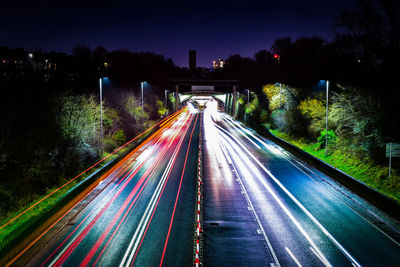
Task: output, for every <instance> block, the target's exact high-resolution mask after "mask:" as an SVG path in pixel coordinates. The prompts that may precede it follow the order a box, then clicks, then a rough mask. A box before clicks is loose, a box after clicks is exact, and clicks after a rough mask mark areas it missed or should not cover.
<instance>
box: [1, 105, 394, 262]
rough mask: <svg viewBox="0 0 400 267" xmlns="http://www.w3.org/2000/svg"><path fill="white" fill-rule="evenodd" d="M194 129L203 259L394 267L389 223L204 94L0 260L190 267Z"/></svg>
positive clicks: (194, 168) (360, 199) (205, 260)
mask: <svg viewBox="0 0 400 267" xmlns="http://www.w3.org/2000/svg"><path fill="white" fill-rule="evenodd" d="M201 121H202V122H203V124H202V126H200V122H201ZM201 129H202V136H203V140H202V143H203V163H202V164H203V165H202V166H203V172H202V173H203V196H202V199H203V218H202V222H203V230H204V232H203V233H202V255H201V259H202V264H203V266H400V257H399V255H400V244H399V240H400V231H399V229H400V227H399V224H398V222H395V221H393V220H392V219H391V218H389V217H387V216H386V215H385V214H384V213H382V212H380V211H379V210H378V209H376V208H375V207H374V206H373V205H371V204H370V203H367V202H366V201H365V200H363V199H362V198H360V197H358V196H357V195H355V194H353V193H352V192H351V191H349V190H347V189H346V188H344V187H342V186H341V185H339V184H337V183H336V182H335V181H334V180H333V179H331V178H330V177H327V176H326V175H324V174H323V173H321V172H319V171H318V170H316V169H315V168H313V167H312V166H310V165H308V164H307V163H305V162H303V161H301V160H300V159H297V158H295V157H294V156H293V155H291V154H290V153H289V152H287V151H285V150H284V149H282V148H281V147H279V146H278V145H276V144H275V143H273V142H271V141H270V140H268V139H265V138H263V137H261V136H259V135H257V134H256V133H255V132H254V131H252V130H251V129H249V128H246V127H245V126H244V125H242V124H241V123H239V122H237V121H235V120H233V119H232V118H231V117H230V116H229V115H227V114H225V113H222V112H219V111H218V110H217V102H216V101H209V102H208V103H207V107H206V109H205V110H204V112H200V111H199V110H197V109H195V108H193V106H191V105H190V104H189V105H188V106H187V107H185V108H184V109H182V110H180V111H179V112H177V113H175V114H174V115H171V116H170V117H168V118H167V119H166V120H165V121H163V122H162V124H160V127H159V129H158V130H157V131H156V132H155V133H154V134H152V135H151V136H150V137H149V138H148V139H146V140H145V141H144V142H143V143H142V144H140V145H139V146H138V147H137V148H135V149H134V150H133V151H132V152H131V153H129V154H128V155H127V156H126V157H124V158H123V159H122V160H121V161H119V162H118V163H117V164H116V165H115V166H113V168H111V169H110V170H109V171H107V172H106V173H105V174H103V175H102V176H101V177H99V179H98V181H97V183H96V184H95V185H94V186H93V188H89V189H88V191H85V192H84V195H83V196H82V197H81V199H80V201H79V202H77V203H73V205H71V207H68V210H66V211H65V212H63V213H62V215H61V217H60V218H59V219H57V220H56V221H55V222H54V224H52V225H51V226H50V227H49V228H48V229H45V231H43V233H42V234H41V235H40V236H39V238H37V239H35V240H34V241H33V242H32V243H31V244H30V245H29V246H28V247H27V248H26V249H24V250H23V251H22V252H21V253H20V254H18V255H17V256H16V257H15V258H14V259H12V261H11V262H10V264H9V265H10V266H162V265H163V266H192V265H193V252H194V251H193V245H194V243H193V242H194V230H195V210H196V206H197V205H196V204H197V201H196V196H197V195H196V193H197V191H196V190H197V185H196V181H197V176H196V173H197V163H198V155H199V144H200V141H201V140H199V136H200V135H199V134H200V130H201Z"/></svg>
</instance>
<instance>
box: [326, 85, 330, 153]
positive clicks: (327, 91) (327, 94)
mask: <svg viewBox="0 0 400 267" xmlns="http://www.w3.org/2000/svg"><path fill="white" fill-rule="evenodd" d="M328 97H329V81H326V132H325V157H327V156H328V100H329V98H328Z"/></svg>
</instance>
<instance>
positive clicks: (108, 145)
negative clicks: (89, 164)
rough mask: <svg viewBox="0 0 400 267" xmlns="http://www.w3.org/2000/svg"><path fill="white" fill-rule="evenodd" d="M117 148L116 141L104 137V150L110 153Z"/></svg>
mask: <svg viewBox="0 0 400 267" xmlns="http://www.w3.org/2000/svg"><path fill="white" fill-rule="evenodd" d="M116 148H117V143H116V142H115V141H114V140H112V139H104V151H106V152H108V153H111V152H113V151H114V150H115V149H116Z"/></svg>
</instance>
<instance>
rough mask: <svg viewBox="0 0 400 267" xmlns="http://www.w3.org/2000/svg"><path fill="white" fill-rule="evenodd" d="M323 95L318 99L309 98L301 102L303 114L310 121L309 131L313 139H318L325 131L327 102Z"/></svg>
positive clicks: (300, 107) (300, 106) (318, 96)
mask: <svg viewBox="0 0 400 267" xmlns="http://www.w3.org/2000/svg"><path fill="white" fill-rule="evenodd" d="M323 99H324V98H323V96H322V95H321V94H319V95H317V97H316V98H311V97H309V98H307V99H305V100H303V101H301V102H300V104H299V109H300V111H301V113H302V114H303V115H304V116H305V117H306V118H308V119H309V120H310V125H309V126H308V129H309V131H310V133H311V135H312V136H313V137H317V136H318V135H319V134H320V133H321V131H323V130H324V129H325V123H326V121H325V118H326V117H325V116H326V107H325V105H326V101H324V100H323Z"/></svg>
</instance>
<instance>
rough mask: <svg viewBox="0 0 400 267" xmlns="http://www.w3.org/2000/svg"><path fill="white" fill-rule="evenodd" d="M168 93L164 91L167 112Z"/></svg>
mask: <svg viewBox="0 0 400 267" xmlns="http://www.w3.org/2000/svg"><path fill="white" fill-rule="evenodd" d="M168 92H169V90H164V95H165V108H166V109H167V110H168Z"/></svg>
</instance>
